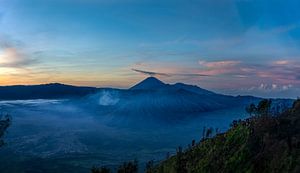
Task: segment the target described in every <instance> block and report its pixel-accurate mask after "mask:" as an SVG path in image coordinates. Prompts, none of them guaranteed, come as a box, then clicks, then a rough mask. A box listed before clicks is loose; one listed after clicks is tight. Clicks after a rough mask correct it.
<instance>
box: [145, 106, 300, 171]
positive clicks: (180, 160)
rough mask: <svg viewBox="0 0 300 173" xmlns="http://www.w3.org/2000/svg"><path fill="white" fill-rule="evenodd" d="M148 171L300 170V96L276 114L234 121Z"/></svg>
mask: <svg viewBox="0 0 300 173" xmlns="http://www.w3.org/2000/svg"><path fill="white" fill-rule="evenodd" d="M148 172H158V173H160V172H161V173H176V172H177V173H184V172H199V173H201V172H204V173H207V172H228V173H233V172H248V173H251V172H260V173H261V172H272V173H275V172H278V173H279V172H280V173H281V172H291V173H297V172H300V100H298V101H296V102H295V103H294V105H293V108H292V109H290V110H288V111H286V112H284V113H282V114H281V115H279V116H277V117H272V116H270V115H264V116H262V115H257V116H255V117H253V118H250V119H248V120H245V121H240V122H235V123H233V124H232V128H231V129H229V130H228V131H227V132H226V133H223V134H218V135H216V136H215V137H213V138H208V139H204V140H203V141H202V142H200V143H199V144H196V145H195V146H194V147H191V148H190V149H188V150H187V151H178V152H177V154H176V155H175V156H173V157H171V158H169V159H167V160H165V161H163V162H162V163H160V164H159V165H158V166H157V167H155V168H153V169H151V170H148Z"/></svg>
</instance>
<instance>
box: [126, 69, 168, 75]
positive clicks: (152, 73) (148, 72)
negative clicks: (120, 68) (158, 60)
mask: <svg viewBox="0 0 300 173" xmlns="http://www.w3.org/2000/svg"><path fill="white" fill-rule="evenodd" d="M131 70H133V71H135V72H138V73H142V74H145V75H150V76H169V75H168V74H166V73H159V72H152V71H145V70H138V69H131Z"/></svg>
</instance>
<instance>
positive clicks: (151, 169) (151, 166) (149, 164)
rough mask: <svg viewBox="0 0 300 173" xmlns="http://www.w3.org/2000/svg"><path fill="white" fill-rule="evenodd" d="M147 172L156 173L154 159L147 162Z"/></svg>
mask: <svg viewBox="0 0 300 173" xmlns="http://www.w3.org/2000/svg"><path fill="white" fill-rule="evenodd" d="M146 173H154V161H153V160H150V161H149V162H147V163H146Z"/></svg>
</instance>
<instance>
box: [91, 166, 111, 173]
mask: <svg viewBox="0 0 300 173" xmlns="http://www.w3.org/2000/svg"><path fill="white" fill-rule="evenodd" d="M91 173H111V171H110V169H109V168H106V167H101V168H97V167H93V168H92V169H91Z"/></svg>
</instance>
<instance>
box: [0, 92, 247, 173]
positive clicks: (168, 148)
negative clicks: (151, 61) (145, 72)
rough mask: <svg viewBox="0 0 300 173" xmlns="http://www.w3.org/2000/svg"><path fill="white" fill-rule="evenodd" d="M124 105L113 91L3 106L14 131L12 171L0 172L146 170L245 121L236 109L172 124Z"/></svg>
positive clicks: (9, 151)
mask: <svg viewBox="0 0 300 173" xmlns="http://www.w3.org/2000/svg"><path fill="white" fill-rule="evenodd" d="M124 99H125V100H124ZM122 102H126V97H124V96H120V93H118V91H109V90H104V91H101V92H99V93H97V94H94V95H90V96H87V97H85V98H81V99H66V100H18V101H1V102H0V107H1V111H2V112H6V113H9V114H10V115H11V116H12V125H11V127H10V128H9V129H8V133H7V134H6V137H5V141H6V145H5V146H4V147H2V148H1V150H0V152H1V154H0V161H1V162H3V163H4V164H2V166H1V165H0V169H1V168H2V167H3V165H6V166H5V167H6V168H11V169H1V170H7V172H14V171H20V170H43V171H44V172H51V171H52V172H53V171H55V169H57V170H60V169H65V170H70V172H71V171H72V172H87V171H88V170H89V169H90V168H91V167H92V166H93V165H108V166H115V165H119V164H120V163H122V162H123V161H128V160H133V159H135V158H136V159H138V160H139V163H140V164H143V163H145V162H146V161H149V160H153V159H154V160H156V161H157V160H161V159H164V158H165V156H166V154H167V153H168V152H169V153H170V154H172V153H175V151H176V147H178V146H183V147H186V146H187V145H188V144H189V143H190V142H191V141H192V140H193V139H195V140H196V141H199V140H200V139H201V134H202V129H203V127H213V128H218V129H219V131H224V130H226V129H227V128H228V127H229V124H230V123H231V122H232V120H234V119H238V118H245V117H246V114H245V113H244V112H243V110H244V108H235V109H226V110H224V109H223V110H219V111H214V112H206V113H193V115H192V116H190V115H188V114H187V115H182V116H187V117H190V118H186V119H182V120H181V121H180V120H178V119H177V121H172V122H169V121H167V119H165V118H162V119H160V116H162V117H166V116H172V114H171V112H167V114H165V115H151V113H150V112H145V110H141V111H137V110H136V109H139V108H140V105H136V106H134V105H132V104H126V105H132V107H126V109H124V108H119V107H118V106H124V104H121V103H122ZM118 109H122V110H123V111H118ZM124 110H126V111H124ZM130 112H135V113H136V115H133V114H131V113H130ZM189 114H191V113H189ZM145 115H147V116H145ZM151 116H153V118H151ZM37 159H39V162H40V163H41V164H36V160H37ZM53 165H54V166H53ZM67 172H68V171H67Z"/></svg>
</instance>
